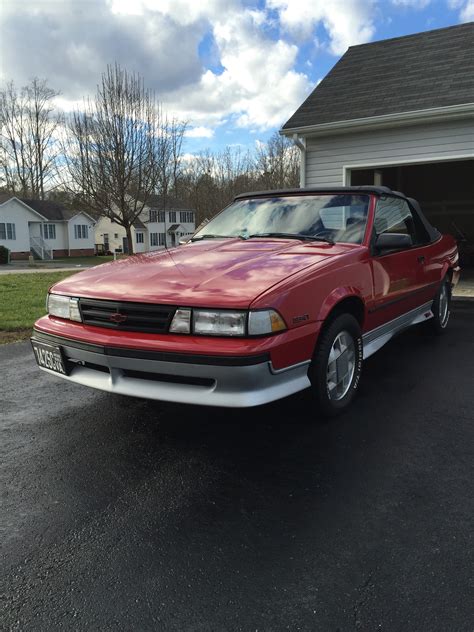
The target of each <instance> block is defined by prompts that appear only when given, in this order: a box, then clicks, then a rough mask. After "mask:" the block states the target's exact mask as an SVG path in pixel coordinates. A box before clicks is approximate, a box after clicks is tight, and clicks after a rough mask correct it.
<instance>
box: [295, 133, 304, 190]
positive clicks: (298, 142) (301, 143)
mask: <svg viewBox="0 0 474 632" xmlns="http://www.w3.org/2000/svg"><path fill="white" fill-rule="evenodd" d="M293 142H294V144H295V145H296V147H298V149H299V150H300V188H301V189H303V188H304V187H305V186H306V139H305V138H300V137H299V136H298V134H293Z"/></svg>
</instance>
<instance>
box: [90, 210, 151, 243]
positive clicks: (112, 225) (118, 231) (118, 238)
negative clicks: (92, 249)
mask: <svg viewBox="0 0 474 632" xmlns="http://www.w3.org/2000/svg"><path fill="white" fill-rule="evenodd" d="M132 239H133V245H134V248H133V250H134V252H146V251H147V250H148V238H147V229H146V226H145V225H144V224H143V223H142V222H141V221H140V220H139V219H137V220H136V221H135V222H134V224H133V226H132ZM95 243H96V245H97V246H98V245H101V246H103V247H104V251H105V252H109V251H110V252H116V251H122V252H128V244H127V232H126V230H125V228H124V227H123V226H120V224H117V223H116V222H114V221H113V220H111V219H110V218H109V217H104V216H102V217H100V218H99V219H98V220H97V223H96V225H95Z"/></svg>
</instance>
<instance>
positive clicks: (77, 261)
mask: <svg viewBox="0 0 474 632" xmlns="http://www.w3.org/2000/svg"><path fill="white" fill-rule="evenodd" d="M121 257H123V255H117V259H120V258H121ZM113 260H114V256H113V255H110V256H103V257H58V258H57V259H52V260H51V261H35V263H34V264H33V265H41V266H42V267H43V266H44V267H46V266H48V265H51V264H52V263H53V264H58V263H67V264H70V265H85V266H90V265H92V266H98V265H100V264H101V263H107V261H113Z"/></svg>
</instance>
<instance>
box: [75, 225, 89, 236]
mask: <svg viewBox="0 0 474 632" xmlns="http://www.w3.org/2000/svg"><path fill="white" fill-rule="evenodd" d="M87 229H88V226H87V224H75V225H74V239H87V237H88V230H87Z"/></svg>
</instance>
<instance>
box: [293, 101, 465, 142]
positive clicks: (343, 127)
mask: <svg viewBox="0 0 474 632" xmlns="http://www.w3.org/2000/svg"><path fill="white" fill-rule="evenodd" d="M473 114H474V103H461V104H458V105H448V106H446V107H439V108H429V109H425V110H412V111H409V112H397V113H395V114H382V115H378V116H369V117H366V118H358V119H350V120H345V121H332V122H330V123H321V124H320V125H304V126H300V127H292V128H289V129H284V128H282V129H281V130H280V134H281V135H282V136H287V137H290V136H291V137H292V138H293V140H294V138H295V136H298V135H303V136H309V135H311V136H319V135H327V134H335V133H339V132H342V131H353V132H358V131H361V130H364V129H367V128H370V129H376V128H383V127H393V126H396V125H410V124H415V123H425V122H429V123H433V122H436V121H446V120H453V119H460V118H466V117H467V116H469V115H473Z"/></svg>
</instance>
